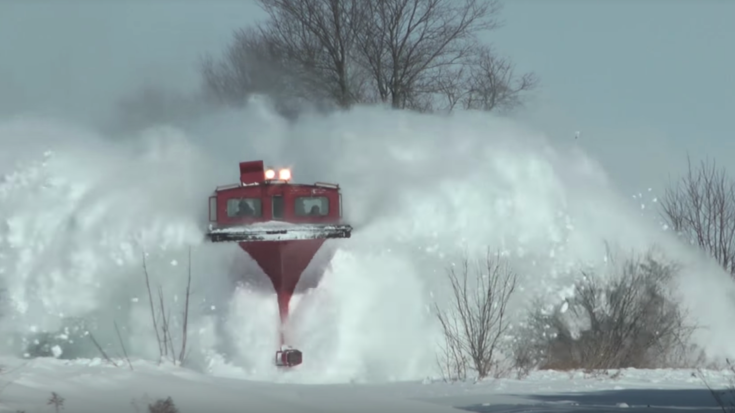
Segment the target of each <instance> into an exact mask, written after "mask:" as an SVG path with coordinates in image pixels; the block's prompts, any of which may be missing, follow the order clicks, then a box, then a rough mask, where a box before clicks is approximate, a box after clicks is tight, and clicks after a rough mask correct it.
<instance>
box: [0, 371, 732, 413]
mask: <svg viewBox="0 0 735 413" xmlns="http://www.w3.org/2000/svg"><path fill="white" fill-rule="evenodd" d="M0 363H2V365H3V371H4V372H3V374H2V375H1V376H0V380H1V382H0V383H1V384H0V386H2V387H0V389H2V392H1V393H0V408H1V409H3V410H2V411H9V412H15V411H19V410H21V411H26V412H27V413H31V412H51V411H53V406H50V405H48V401H49V399H50V398H51V397H52V392H55V393H56V394H58V396H59V397H60V398H63V399H64V400H63V404H64V411H65V412H74V413H98V412H103V411H104V412H131V413H133V412H136V410H137V411H141V412H147V410H146V409H147V406H148V405H149V404H151V403H154V402H155V401H156V400H159V399H166V398H168V397H171V399H172V400H173V402H174V403H175V404H176V406H177V407H178V408H179V410H180V412H181V413H195V412H223V413H228V412H233V413H236V412H237V413H240V412H294V411H298V412H304V413H339V412H358V413H363V412H364V413H374V412H407V413H448V412H458V411H462V410H465V411H472V412H482V413H488V412H492V413H499V412H607V411H620V409H625V410H623V411H626V412H648V413H652V412H682V411H692V412H703V411H717V410H718V409H719V408H718V407H717V404H716V403H715V400H714V398H713V397H712V396H711V394H710V392H709V390H707V388H706V387H705V386H704V384H703V382H702V380H701V378H699V377H695V376H694V375H693V373H694V372H693V371H692V370H623V371H620V372H609V373H608V375H597V376H593V375H589V374H585V373H583V372H568V373H566V372H550V371H549V372H534V373H532V374H531V375H530V376H528V377H526V378H524V379H522V380H512V379H497V380H495V379H488V380H485V381H482V382H478V383H453V384H450V383H445V382H442V381H431V380H423V381H411V382H401V383H392V384H360V385H357V384H325V385H301V384H284V383H278V384H276V383H267V382H258V381H251V380H246V379H236V378H223V377H216V376H211V375H203V374H198V373H194V372H191V371H189V370H186V369H182V368H179V367H175V366H157V365H155V364H153V363H150V362H146V361H136V362H133V363H132V365H133V369H134V370H130V369H129V367H128V366H127V365H126V364H124V362H122V364H121V365H120V366H119V367H113V366H111V365H109V364H108V363H106V362H104V361H102V360H99V359H96V360H84V361H82V360H76V361H63V360H57V359H52V358H47V359H35V360H30V361H29V360H20V359H8V358H5V359H2V360H0ZM616 373H617V374H616ZM702 374H703V375H704V377H705V379H706V380H707V382H708V383H709V384H710V386H712V387H714V388H722V387H724V386H726V385H727V384H728V383H729V380H730V379H732V375H731V374H726V373H720V372H714V371H705V372H703V373H702ZM610 375H612V376H614V377H610Z"/></svg>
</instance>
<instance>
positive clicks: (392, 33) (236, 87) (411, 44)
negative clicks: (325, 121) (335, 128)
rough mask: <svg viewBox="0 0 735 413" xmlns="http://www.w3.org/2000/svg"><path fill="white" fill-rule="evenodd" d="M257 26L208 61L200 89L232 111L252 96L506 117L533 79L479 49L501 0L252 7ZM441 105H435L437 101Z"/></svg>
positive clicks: (367, 0)
mask: <svg viewBox="0 0 735 413" xmlns="http://www.w3.org/2000/svg"><path fill="white" fill-rule="evenodd" d="M258 3H259V4H260V6H261V7H262V8H263V10H264V11H265V12H266V13H267V15H268V19H267V20H266V21H264V22H263V23H261V24H259V25H257V26H255V27H253V28H250V29H247V30H241V31H238V32H237V33H236V35H235V39H234V41H233V43H232V45H231V46H230V48H229V49H228V52H227V54H226V56H225V57H224V59H223V60H222V61H220V62H215V61H214V60H213V59H212V58H211V57H210V58H205V59H204V61H203V64H202V72H203V74H204V78H205V87H206V89H207V90H209V91H210V92H211V93H212V94H213V95H215V96H219V98H220V99H222V100H225V101H228V102H239V103H242V102H244V101H245V99H246V98H247V97H248V96H249V95H251V94H253V93H265V94H267V95H269V96H271V97H276V100H279V99H280V100H281V101H290V100H294V99H295V100H305V101H310V102H312V103H319V104H325V105H333V106H336V107H340V108H349V107H351V106H352V105H354V104H356V103H374V102H384V103H390V104H391V105H392V107H394V108H400V109H411V110H418V111H422V112H429V111H434V110H437V109H439V108H442V109H444V110H452V109H453V108H454V107H456V106H457V105H458V104H459V103H460V101H461V102H463V106H465V107H467V108H473V109H475V108H480V109H484V110H494V109H495V108H498V109H512V108H514V107H516V106H519V105H520V103H521V102H522V100H523V97H524V96H523V93H525V92H526V91H529V90H531V89H533V87H534V86H535V85H536V83H537V80H536V78H535V77H534V76H533V75H532V74H524V75H521V76H519V77H516V75H515V73H514V68H513V65H512V64H511V63H510V62H509V60H507V59H501V58H499V57H497V56H496V55H494V54H492V53H490V49H489V48H488V47H484V46H481V45H480V42H479V40H478V39H479V37H478V36H479V34H480V33H482V32H485V31H489V30H493V29H496V28H498V27H500V26H501V24H502V23H501V21H500V20H499V13H500V9H501V6H500V3H499V2H498V1H497V0H258ZM438 98H442V99H446V100H447V104H446V105H442V104H440V99H438Z"/></svg>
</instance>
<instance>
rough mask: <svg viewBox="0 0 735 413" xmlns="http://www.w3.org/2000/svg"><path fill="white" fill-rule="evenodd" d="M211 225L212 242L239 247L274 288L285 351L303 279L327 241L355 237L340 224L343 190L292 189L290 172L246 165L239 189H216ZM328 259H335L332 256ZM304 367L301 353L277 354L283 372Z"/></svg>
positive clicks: (329, 187) (303, 186)
mask: <svg viewBox="0 0 735 413" xmlns="http://www.w3.org/2000/svg"><path fill="white" fill-rule="evenodd" d="M209 221H210V226H209V231H208V233H207V237H208V238H209V240H210V241H212V242H237V243H238V244H239V245H240V247H241V248H242V249H243V250H244V251H245V252H247V253H248V254H249V255H250V256H251V257H252V258H253V259H254V260H255V261H256V262H257V263H258V265H259V266H260V268H261V269H262V270H263V271H264V272H265V274H266V275H267V276H268V278H270V280H271V282H272V283H273V287H274V289H275V291H276V297H277V299H278V307H279V313H280V318H281V326H282V327H281V337H280V341H281V346H282V347H283V346H284V345H285V341H286V338H285V334H284V331H283V326H284V325H285V324H286V319H287V318H288V311H289V302H290V299H291V296H292V295H293V293H294V290H295V288H296V284H297V283H298V281H299V278H300V277H301V274H302V273H303V271H304V270H305V269H306V267H307V266H308V265H309V263H310V262H311V260H312V258H313V257H314V255H315V254H316V253H317V251H318V250H319V249H320V248H321V246H322V245H323V244H324V242H325V241H326V240H327V239H331V238H349V237H350V235H351V233H352V227H351V226H350V225H349V224H346V223H343V222H342V195H341V193H340V188H339V185H335V184H325V183H319V182H317V183H314V184H294V183H292V182H291V171H290V170H289V169H281V170H279V171H277V172H276V170H275V169H265V168H264V165H263V161H252V162H242V163H240V183H238V184H234V185H229V186H226V187H218V188H217V189H216V190H215V193H214V195H212V196H211V197H210V198H209ZM327 254H328V255H330V257H329V259H331V252H327ZM329 259H327V260H325V261H329ZM320 270H321V271H322V272H323V268H322V269H320ZM301 362H302V354H301V352H300V351H298V350H295V349H288V350H283V348H282V349H281V350H279V351H278V352H277V353H276V364H277V365H279V366H282V367H292V366H295V365H298V364H301Z"/></svg>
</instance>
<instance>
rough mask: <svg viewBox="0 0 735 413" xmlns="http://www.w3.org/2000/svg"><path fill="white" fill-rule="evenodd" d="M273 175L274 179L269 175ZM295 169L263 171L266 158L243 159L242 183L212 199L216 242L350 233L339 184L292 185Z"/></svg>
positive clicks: (219, 191)
mask: <svg viewBox="0 0 735 413" xmlns="http://www.w3.org/2000/svg"><path fill="white" fill-rule="evenodd" d="M269 177H270V179H269ZM290 180H291V171H290V170H289V169H282V170H280V171H279V172H278V178H276V173H275V170H273V169H268V170H264V168H263V162H262V161H253V162H243V163H241V164H240V184H235V185H230V186H226V187H220V188H217V190H216V192H215V194H214V195H213V196H212V197H210V199H209V220H210V231H209V234H208V235H209V238H210V239H211V240H212V241H213V242H221V241H231V242H233V241H234V242H248V241H281V240H282V241H286V240H307V239H327V238H349V237H350V232H351V231H352V228H351V227H350V226H349V225H347V224H343V223H341V220H342V195H341V193H340V189H339V185H335V184H326V183H320V182H317V183H314V184H311V185H305V184H293V183H291V182H290Z"/></svg>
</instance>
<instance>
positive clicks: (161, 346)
mask: <svg viewBox="0 0 735 413" xmlns="http://www.w3.org/2000/svg"><path fill="white" fill-rule="evenodd" d="M143 275H144V276H145V286H146V289H147V290H148V302H149V303H150V307H151V321H153V330H154V331H155V332H156V341H157V342H158V351H159V353H160V358H161V359H163V357H164V351H165V346H164V343H163V341H162V340H161V334H160V333H159V332H158V323H157V322H156V309H155V307H154V306H153V293H152V292H151V282H150V275H149V274H148V264H147V263H146V258H145V251H143Z"/></svg>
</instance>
